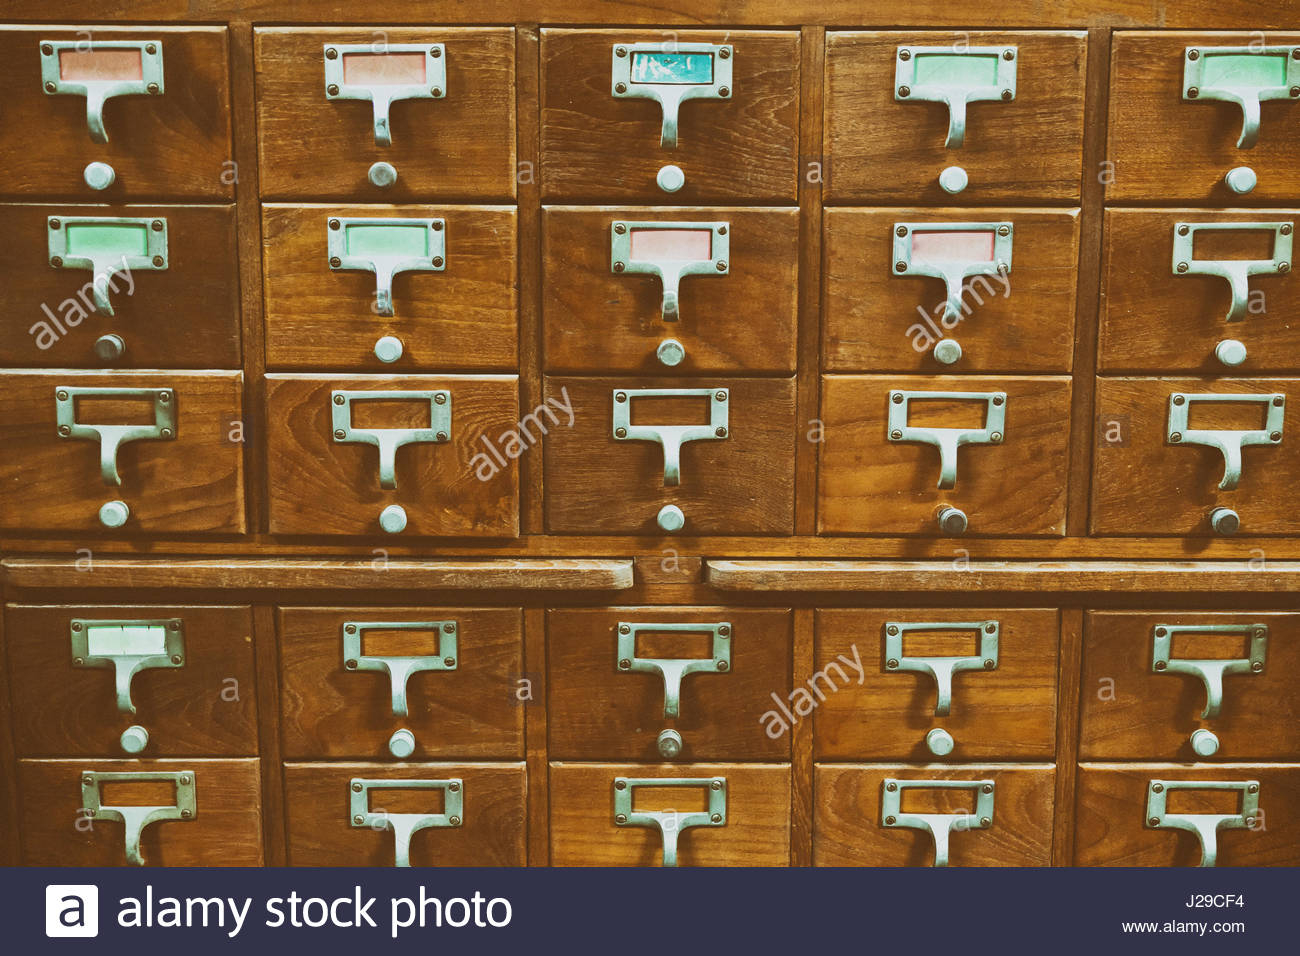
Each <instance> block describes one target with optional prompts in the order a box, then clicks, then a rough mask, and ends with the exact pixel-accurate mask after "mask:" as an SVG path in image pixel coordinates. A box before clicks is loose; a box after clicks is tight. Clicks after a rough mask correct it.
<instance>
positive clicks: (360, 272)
mask: <svg viewBox="0 0 1300 956" xmlns="http://www.w3.org/2000/svg"><path fill="white" fill-rule="evenodd" d="M393 219H402V220H406V219H413V220H421V221H422V222H421V223H420V224H410V225H402V224H397V226H398V228H397V229H395V230H392V231H391V232H390V233H388V234H387V239H386V238H385V237H386V234H385V232H384V229H385V226H386V225H390V224H391V223H390V221H391V220H393ZM367 220H383V221H384V222H383V223H372V222H367ZM428 220H432V228H433V230H434V231H430V229H429V228H427V227H426V228H421V226H422V224H423V222H425V221H428ZM516 225H517V216H516V213H515V208H514V207H513V206H508V207H507V206H445V207H443V206H438V207H433V206H374V205H370V206H286V205H274V204H267V205H264V206H263V207H262V252H263V256H264V263H265V266H266V274H265V275H266V277H265V285H266V360H267V364H268V365H270V366H272V367H275V368H312V369H319V368H359V369H368V370H372V371H373V370H379V369H384V368H386V367H389V366H391V367H392V368H394V369H403V370H404V369H416V370H446V369H470V370H492V369H499V370H503V371H513V370H514V369H515V368H516V367H517V364H518V340H519V332H518V319H517V314H516V307H517V305H518V301H517V296H516V286H517V282H518V274H517V269H516V257H515V249H516V242H517V239H516ZM377 229H378V230H379V231H376V230H377ZM353 230H356V231H357V233H358V236H357V238H356V239H355V240H352V239H350V238H349V236H350V235H351V234H352V233H353ZM403 234H412V235H413V237H414V238H415V240H416V244H417V245H420V246H422V247H423V250H424V252H426V253H429V256H428V262H426V263H422V264H421V266H420V268H418V269H416V268H411V267H412V266H413V265H414V261H413V260H412V261H410V262H403V263H402V267H404V271H401V272H398V273H396V275H394V276H393V277H392V279H391V301H390V302H386V303H385V304H383V305H382V306H381V304H380V301H379V296H378V292H377V290H378V282H377V279H376V276H375V272H374V262H375V259H374V258H373V257H374V256H378V255H381V254H383V255H387V254H388V252H389V250H390V249H391V248H392V246H393V245H394V244H395V243H396V241H397V237H399V236H401V235H403ZM339 237H342V238H341V242H342V244H343V247H344V251H350V252H351V253H352V254H353V255H354V256H355V258H349V259H347V260H346V261H345V260H344V257H339V261H340V263H341V265H343V266H344V267H343V268H338V269H336V268H334V266H333V253H334V252H336V251H340V250H338V249H335V248H333V247H332V245H331V243H333V242H335V241H339ZM354 241H355V243H356V244H355V245H354V246H353V245H349V243H350V242H354ZM381 243H384V244H383V245H381ZM435 258H437V260H438V263H437V269H436V270H434V269H433V268H432V267H433V266H434V259H435ZM367 266H368V267H369V269H370V271H366V268H367ZM425 266H428V267H429V271H424V267H425ZM384 313H390V314H384ZM389 338H395V339H397V340H398V342H399V343H400V346H399V348H398V349H397V351H398V352H400V355H399V357H396V358H394V357H393V354H392V353H390V352H386V351H385V349H386V348H390V347H392V343H391V342H389V341H385V342H384V343H383V344H380V340H381V339H385V340H387V339H389ZM381 355H382V356H383V357H382V358H381V357H380V356H381Z"/></svg>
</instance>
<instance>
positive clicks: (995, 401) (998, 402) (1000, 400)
mask: <svg viewBox="0 0 1300 956" xmlns="http://www.w3.org/2000/svg"><path fill="white" fill-rule="evenodd" d="M1005 401H1006V397H1005V396H1003V395H994V396H993V404H994V405H1001V404H1002V403H1003V402H1005Z"/></svg>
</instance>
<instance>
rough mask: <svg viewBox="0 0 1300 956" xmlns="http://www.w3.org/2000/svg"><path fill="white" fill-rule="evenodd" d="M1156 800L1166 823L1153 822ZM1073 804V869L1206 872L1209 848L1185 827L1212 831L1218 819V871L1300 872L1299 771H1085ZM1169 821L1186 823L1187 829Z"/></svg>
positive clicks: (1239, 767) (1159, 766) (1123, 767)
mask: <svg viewBox="0 0 1300 956" xmlns="http://www.w3.org/2000/svg"><path fill="white" fill-rule="evenodd" d="M1171 782H1173V783H1175V784H1178V785H1179V786H1174V787H1170V786H1169V784H1170V783H1171ZM1206 783H1211V784H1214V783H1220V784H1224V783H1226V784H1231V785H1232V786H1231V787H1228V788H1222V789H1211V788H1208V787H1205V786H1203V785H1204V784H1206ZM1182 784H1193V785H1194V784H1201V785H1202V786H1199V787H1197V786H1181V785H1182ZM1252 785H1255V790H1254V791H1250V787H1251V786H1252ZM1157 786H1159V787H1161V788H1162V790H1161V792H1159V793H1153V791H1154V790H1155V788H1156V787H1157ZM1153 797H1155V798H1156V801H1160V798H1163V805H1164V806H1163V815H1154V814H1153V811H1154V812H1155V814H1159V813H1160V803H1159V802H1154V803H1153V800H1152V798H1153ZM1075 799H1076V814H1075V833H1074V865H1075V866H1200V865H1202V860H1203V859H1204V855H1203V854H1204V849H1205V846H1204V844H1203V843H1202V841H1201V839H1200V838H1199V837H1198V835H1197V832H1196V831H1195V830H1194V829H1190V828H1187V827H1196V826H1198V825H1199V826H1202V827H1204V826H1205V825H1206V824H1207V822H1209V823H1210V824H1211V826H1210V827H1209V828H1210V829H1212V828H1213V826H1212V824H1213V818H1214V817H1216V816H1218V817H1223V818H1225V825H1222V826H1220V828H1219V830H1218V838H1217V840H1215V847H1216V849H1217V852H1216V853H1215V854H1214V864H1213V865H1217V866H1296V865H1297V864H1300V824H1297V820H1300V764H1294V763H1292V764H1271V765H1269V764H1241V763H1236V764H1229V765H1224V766H1206V765H1202V766H1198V767H1187V766H1179V765H1176V764H1167V763H1153V764H1138V765H1134V764H1080V765H1079V777H1078V784H1077V791H1076V796H1075ZM1168 815H1173V816H1175V817H1182V818H1184V819H1183V820H1182V821H1181V822H1182V823H1183V824H1184V827H1180V826H1178V825H1171V824H1170V822H1169V820H1168ZM1198 817H1199V818H1200V819H1199V820H1196V819H1195V818H1198ZM1207 818H1208V819H1207ZM1247 818H1249V819H1250V820H1252V821H1253V822H1251V823H1247V822H1246V820H1247ZM1153 820H1154V821H1158V822H1157V823H1156V825H1152V821H1153ZM1205 865H1211V864H1208V863H1207V864H1205Z"/></svg>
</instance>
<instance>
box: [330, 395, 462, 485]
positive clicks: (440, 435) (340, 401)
mask: <svg viewBox="0 0 1300 956" xmlns="http://www.w3.org/2000/svg"><path fill="white" fill-rule="evenodd" d="M395 399H407V400H409V401H412V402H417V401H418V402H428V403H429V427H428V428H354V427H353V426H352V403H353V402H365V401H374V400H380V401H383V400H387V401H392V400H395ZM330 410H331V412H332V419H333V420H332V423H331V427H332V429H333V434H334V440H335V441H336V442H356V443H357V444H361V445H374V446H375V447H376V448H378V449H379V486H380V487H381V488H396V487H397V449H399V448H401V447H402V446H403V445H412V444H419V443H422V442H434V443H440V442H445V441H450V440H451V392H449V391H446V390H443V389H434V390H432V391H383V392H368V391H346V390H343V389H335V390H334V391H332V392H331V393H330Z"/></svg>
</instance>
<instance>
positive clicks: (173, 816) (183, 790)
mask: <svg viewBox="0 0 1300 956" xmlns="http://www.w3.org/2000/svg"><path fill="white" fill-rule="evenodd" d="M158 780H161V781H164V782H166V783H170V784H172V785H174V786H175V787H176V802H175V803H174V804H172V805H170V806H165V807H151V806H142V807H136V806H105V805H104V804H103V803H102V802H101V799H100V788H101V787H102V786H103V785H104V784H106V783H107V784H115V783H152V782H154V781H158ZM196 791H197V781H196V780H195V775H194V771H192V770H175V771H161V770H133V771H126V772H122V773H116V772H110V771H99V770H83V771H82V772H81V808H82V809H83V810H85V811H86V813H87V815H88V816H89V817H90V818H91V819H92V820H94V821H95V822H96V823H98V822H101V821H104V820H120V821H121V822H122V826H123V828H124V830H125V831H126V862H127V863H129V864H131V865H132V866H144V858H143V857H141V855H140V837H141V835H142V834H143V833H144V828H145V827H147V826H149V824H151V823H162V822H164V821H166V820H183V821H190V820H193V819H194V817H195V816H196V815H197V814H198V812H199V811H198V797H197V793H196Z"/></svg>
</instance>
